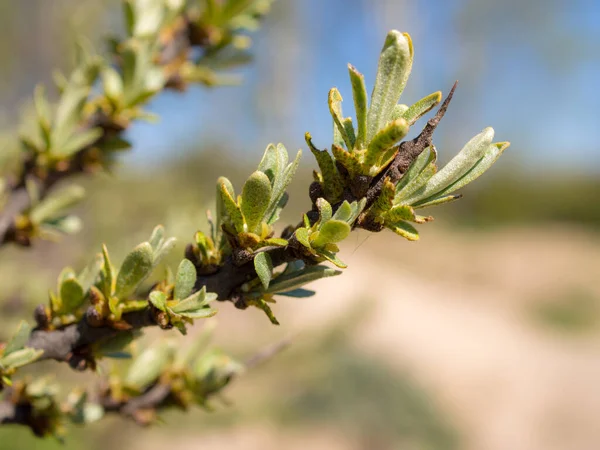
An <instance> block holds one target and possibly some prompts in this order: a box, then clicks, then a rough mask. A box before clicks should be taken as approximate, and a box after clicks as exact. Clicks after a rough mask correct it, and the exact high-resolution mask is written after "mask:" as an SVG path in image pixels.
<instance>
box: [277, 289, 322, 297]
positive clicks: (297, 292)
mask: <svg viewBox="0 0 600 450" xmlns="http://www.w3.org/2000/svg"><path fill="white" fill-rule="evenodd" d="M315 294H316V292H315V291H311V290H309V289H302V288H298V289H294V290H292V291H286V292H278V293H277V295H283V296H285V297H294V298H306V297H312V296H313V295H315Z"/></svg>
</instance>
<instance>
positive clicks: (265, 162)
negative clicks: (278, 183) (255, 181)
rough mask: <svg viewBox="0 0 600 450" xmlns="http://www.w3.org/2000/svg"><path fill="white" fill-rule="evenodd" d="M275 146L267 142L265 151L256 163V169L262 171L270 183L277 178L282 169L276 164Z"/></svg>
mask: <svg viewBox="0 0 600 450" xmlns="http://www.w3.org/2000/svg"><path fill="white" fill-rule="evenodd" d="M277 162H278V161H277V148H275V146H274V145H273V144H269V145H268V146H267V149H266V150H265V153H264V155H263V157H262V160H261V161H260V164H259V165H258V170H260V171H261V172H264V173H265V175H266V176H267V177H269V180H270V181H271V185H272V184H273V183H274V180H275V178H277V177H278V176H279V174H280V172H281V171H282V170H283V167H279V165H278V164H277Z"/></svg>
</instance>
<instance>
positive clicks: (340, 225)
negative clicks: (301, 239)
mask: <svg viewBox="0 0 600 450" xmlns="http://www.w3.org/2000/svg"><path fill="white" fill-rule="evenodd" d="M350 230H351V229H350V225H348V224H347V223H346V222H342V221H341V220H333V219H332V220H330V221H329V222H326V223H324V224H323V225H322V226H321V228H320V229H319V231H318V236H317V237H316V238H315V239H314V240H313V241H312V242H311V244H312V246H313V247H314V248H320V247H324V246H325V245H326V244H335V243H337V242H340V241H343V240H344V239H346V238H347V237H348V235H349V234H350ZM315 234H316V233H315Z"/></svg>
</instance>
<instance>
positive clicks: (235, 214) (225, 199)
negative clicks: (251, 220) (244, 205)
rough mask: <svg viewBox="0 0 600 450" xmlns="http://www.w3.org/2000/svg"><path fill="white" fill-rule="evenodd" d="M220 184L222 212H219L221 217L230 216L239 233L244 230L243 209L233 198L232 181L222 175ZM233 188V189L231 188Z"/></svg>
mask: <svg viewBox="0 0 600 450" xmlns="http://www.w3.org/2000/svg"><path fill="white" fill-rule="evenodd" d="M217 183H218V186H219V194H220V196H219V197H220V198H221V202H222V203H221V204H222V207H223V208H222V209H221V211H220V212H221V214H218V216H219V217H221V218H222V217H228V218H229V220H230V221H231V224H232V225H233V227H234V228H235V230H236V231H237V232H238V233H241V232H243V231H244V217H243V216H242V211H241V210H240V207H239V206H238V205H237V203H236V202H235V200H234V199H233V195H234V194H233V188H232V187H231V183H230V182H229V180H228V179H227V178H225V177H221V178H219V180H218V182H217ZM230 188H231V189H230ZM218 210H219V204H217V213H218V212H219V211H218Z"/></svg>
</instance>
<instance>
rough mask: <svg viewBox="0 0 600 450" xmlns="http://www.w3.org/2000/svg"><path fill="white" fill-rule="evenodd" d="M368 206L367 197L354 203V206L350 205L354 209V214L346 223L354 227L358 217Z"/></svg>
mask: <svg viewBox="0 0 600 450" xmlns="http://www.w3.org/2000/svg"><path fill="white" fill-rule="evenodd" d="M366 204H367V199H366V197H363V198H362V199H361V200H360V201H358V202H352V204H351V205H350V206H351V207H352V214H351V215H350V217H349V218H348V219H347V220H346V222H348V223H349V224H350V225H352V224H353V223H354V221H355V220H356V219H357V218H358V216H359V215H360V213H361V212H362V211H363V209H365V205H366ZM335 218H336V217H334V219H335Z"/></svg>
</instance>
